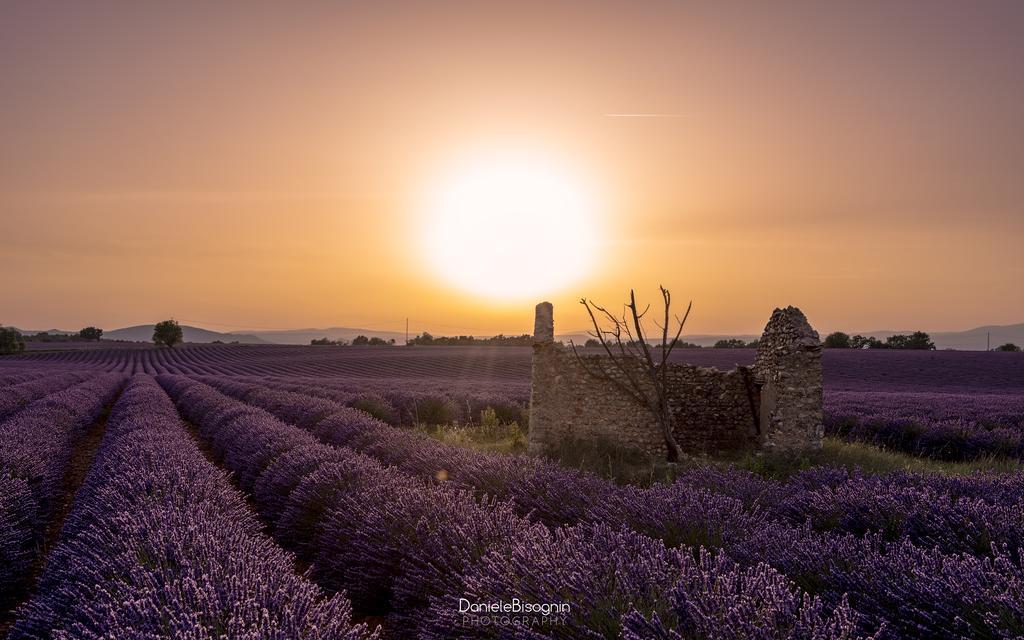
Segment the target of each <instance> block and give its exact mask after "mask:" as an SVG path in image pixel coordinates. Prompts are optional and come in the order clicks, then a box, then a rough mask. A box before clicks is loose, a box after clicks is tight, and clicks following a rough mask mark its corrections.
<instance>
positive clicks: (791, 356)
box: [529, 302, 823, 460]
mask: <svg viewBox="0 0 1024 640" xmlns="http://www.w3.org/2000/svg"><path fill="white" fill-rule="evenodd" d="M533 335H534V347H533V373H532V384H531V388H530V429H529V451H530V453H531V454H541V455H543V454H545V453H548V452H549V451H551V450H554V449H556V448H557V447H559V446H562V445H564V444H566V443H571V442H574V441H587V440H594V439H597V438H603V439H605V440H606V441H609V442H610V443H612V444H613V445H620V446H622V447H626V448H632V449H639V450H641V451H643V452H645V453H647V454H649V455H650V456H652V457H653V458H654V459H656V460H664V459H666V457H667V455H668V446H667V444H666V442H665V438H664V436H663V435H662V433H661V429H660V428H659V427H658V422H657V419H656V417H655V416H654V414H653V413H651V412H650V410H649V409H648V408H647V407H646V406H644V405H641V404H639V403H638V401H637V400H635V399H634V398H632V397H630V396H629V395H627V394H626V393H624V392H623V391H622V390H621V389H619V388H618V387H617V386H616V385H615V384H614V383H613V382H611V381H610V380H606V379H603V378H601V377H597V376H594V375H593V374H592V373H591V372H592V371H601V372H602V373H603V374H606V375H610V376H621V375H622V374H621V373H620V372H619V371H618V369H616V368H615V367H614V365H613V364H612V363H611V362H610V360H609V356H607V355H589V354H586V355H585V354H584V353H583V352H582V351H581V352H580V356H579V357H581V358H583V359H584V360H585V361H586V366H584V365H583V364H582V363H581V362H580V361H579V358H578V357H577V355H576V353H574V352H573V350H572V349H571V348H569V347H566V346H564V345H562V344H559V343H557V342H555V328H554V320H553V308H552V306H551V303H549V302H542V303H540V304H538V305H537V311H536V320H535V324H534V332H533ZM635 363H636V366H637V368H638V371H639V370H640V367H641V362H640V360H639V359H638V358H637V359H635ZM667 366H668V367H669V370H668V376H667V377H668V385H667V386H668V393H669V405H670V407H671V408H672V411H673V414H674V419H675V429H674V435H675V439H676V442H678V443H679V446H680V448H681V449H682V450H683V452H684V453H685V454H687V455H691V456H727V455H729V454H735V453H736V452H741V451H779V452H785V453H790V454H799V453H801V452H805V451H808V450H813V449H819V448H820V447H821V437H822V431H823V427H822V369H821V342H820V340H819V338H818V333H817V332H816V331H815V330H814V329H812V328H811V325H810V324H809V323H808V322H807V318H806V317H805V316H804V314H803V313H802V312H801V311H800V310H799V309H797V308H796V307H786V308H785V309H776V310H775V311H774V312H773V313H772V317H771V319H770V320H769V321H768V324H767V326H765V329H764V333H763V334H762V335H761V339H760V341H759V343H758V347H757V357H756V359H755V361H754V364H753V366H749V367H747V366H737V367H736V368H734V369H732V370H730V371H721V370H719V369H714V368H709V367H699V366H695V365H690V364H684V363H669V364H668V365H667Z"/></svg>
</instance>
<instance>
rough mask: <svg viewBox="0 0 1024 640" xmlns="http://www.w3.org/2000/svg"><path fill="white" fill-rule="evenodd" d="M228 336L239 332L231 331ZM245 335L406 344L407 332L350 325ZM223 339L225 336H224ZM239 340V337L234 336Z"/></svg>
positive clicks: (283, 339)
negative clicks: (367, 339)
mask: <svg viewBox="0 0 1024 640" xmlns="http://www.w3.org/2000/svg"><path fill="white" fill-rule="evenodd" d="M225 335H228V336H236V335H239V334H234V333H229V334H225ZM245 335H248V336H249V337H254V338H257V339H258V340H261V341H264V342H272V343H274V344H309V341H310V340H315V339H317V338H330V339H331V340H345V341H346V342H352V338H355V337H356V336H366V337H367V338H383V339H385V340H391V339H394V341H395V342H396V343H398V344H405V333H404V332H398V331H373V330H371V329H352V328H349V327H329V328H327V329H288V330H285V331H247V332H245ZM222 339H223V338H222ZM232 339H235V340H237V339H238V338H232Z"/></svg>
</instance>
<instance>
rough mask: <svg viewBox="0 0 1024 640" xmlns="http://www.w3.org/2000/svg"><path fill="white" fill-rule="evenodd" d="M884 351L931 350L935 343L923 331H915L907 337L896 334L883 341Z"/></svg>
mask: <svg viewBox="0 0 1024 640" xmlns="http://www.w3.org/2000/svg"><path fill="white" fill-rule="evenodd" d="M885 348H886V349H919V350H933V349H935V343H934V342H932V339H931V337H930V336H929V335H928V334H927V333H925V332H924V331H915V332H914V333H912V334H910V335H909V336H908V335H905V334H896V335H894V336H889V337H888V338H886V339H885Z"/></svg>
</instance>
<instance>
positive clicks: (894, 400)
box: [825, 391, 1024, 461]
mask: <svg viewBox="0 0 1024 640" xmlns="http://www.w3.org/2000/svg"><path fill="white" fill-rule="evenodd" d="M825 430H826V433H827V434H829V435H832V436H836V437H840V438H844V439H846V440H852V441H859V442H868V443H871V444H874V445H878V446H882V447H886V448H889V449H894V450H896V451H903V452H906V453H910V454H913V455H918V456H924V457H928V458H935V459H938V460H951V461H959V460H973V459H976V458H982V457H1008V458H1017V459H1024V393H1021V394H1019V395H1012V394H996V393H973V394H953V393H892V392H879V391H875V392H864V391H835V392H829V393H827V394H825Z"/></svg>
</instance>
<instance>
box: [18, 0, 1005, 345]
mask: <svg viewBox="0 0 1024 640" xmlns="http://www.w3.org/2000/svg"><path fill="white" fill-rule="evenodd" d="M86 4H88V5H89V6H88V7H86V6H85V5H86ZM188 4H189V3H184V5H182V4H174V5H171V4H168V5H167V6H165V7H164V8H163V9H160V10H157V9H152V8H148V9H143V8H142V7H137V6H133V5H132V3H64V4H61V3H47V2H12V3H5V4H4V7H3V9H0V12H2V19H0V87H2V95H3V99H2V100H0V149H2V153H0V215H2V222H3V232H2V233H0V287H2V288H3V290H4V291H6V292H7V294H6V295H5V296H4V300H5V302H4V304H3V305H2V307H0V323H3V324H12V325H17V326H20V327H24V328H38V329H42V328H52V327H59V328H66V329H75V328H78V327H80V326H83V325H85V324H96V325H99V326H102V327H106V328H116V327H119V326H125V325H130V324H140V323H144V322H152V321H155V320H159V319H161V318H164V317H168V316H172V315H173V316H174V317H177V318H179V319H181V320H182V321H184V322H187V323H189V324H197V325H200V326H207V327H209V328H212V329H221V330H227V329H245V328H290V327H310V326H320V327H324V326H360V327H367V328H376V329H392V330H397V329H400V328H403V327H404V318H405V317H406V316H409V317H411V318H412V329H413V330H414V331H420V330H423V329H427V330H430V331H432V332H434V333H467V332H472V333H478V334H484V333H495V332H498V331H504V332H506V333H509V332H524V331H528V330H529V329H530V327H531V322H532V305H533V303H534V302H535V301H536V300H533V299H529V300H506V301H503V302H501V303H496V302H495V301H494V300H482V299H479V298H477V297H474V296H473V295H470V294H466V293H463V292H460V291H458V290H456V289H454V288H453V287H451V286H450V285H449V284H448V283H446V282H444V281H442V280H439V279H438V277H437V276H436V275H435V273H434V272H433V271H432V270H431V269H430V268H429V266H428V265H425V264H424V259H423V248H422V246H421V245H422V242H423V239H422V235H421V234H420V233H418V230H419V227H418V221H417V219H416V215H417V211H419V210H420V209H421V208H422V207H421V204H422V203H420V202H418V198H419V197H420V194H422V192H423V191H424V189H425V188H429V186H430V181H431V180H432V179H433V176H435V175H437V173H438V171H439V170H440V169H439V168H440V167H442V166H444V165H445V164H446V163H448V162H449V161H450V160H451V159H452V158H453V157H458V156H459V155H460V154H463V153H465V152H467V151H472V150H484V151H486V150H488V149H500V148H504V147H508V146H517V147H527V148H530V149H536V150H540V151H541V152H543V153H548V154H550V155H551V156H553V157H557V158H560V159H562V160H563V161H564V162H565V163H567V164H569V165H571V166H572V167H573V168H574V170H575V171H576V172H578V173H579V174H581V175H584V176H586V178H587V182H588V183H589V184H591V185H593V187H592V191H593V193H592V194H590V195H591V196H592V197H594V198H595V199H597V200H599V202H600V206H601V208H602V209H603V210H604V211H605V212H606V213H607V219H606V220H605V221H604V224H603V238H602V240H601V242H600V247H599V249H600V259H599V262H600V268H598V269H595V270H594V271H593V272H592V273H590V274H589V275H588V276H587V277H585V278H583V279H581V280H579V281H577V282H575V283H574V284H572V285H570V286H568V287H566V288H563V289H561V290H558V291H550V292H548V294H547V295H545V296H544V297H546V298H548V299H550V300H552V301H553V302H554V303H555V305H556V321H557V322H558V324H559V330H574V329H579V328H582V327H583V326H584V321H583V316H582V315H581V313H580V312H579V311H578V310H577V307H578V305H576V304H575V301H576V300H577V299H578V298H579V297H580V296H581V295H587V296H591V297H594V298H597V299H598V300H600V301H604V302H608V303H617V302H619V301H621V300H623V299H624V294H625V293H626V291H627V290H628V288H629V287H630V286H635V287H637V288H638V289H640V290H641V292H642V293H643V294H645V295H647V296H652V297H653V296H654V295H656V293H657V285H658V284H659V283H662V284H665V285H666V286H668V287H670V288H671V289H672V290H673V292H674V293H675V294H676V297H677V299H682V298H693V299H694V301H695V310H694V314H693V316H692V317H691V325H690V327H691V330H692V331H694V332H702V333H713V332H714V333H725V332H754V331H756V330H759V329H760V327H762V326H763V324H764V322H765V321H766V320H767V318H768V315H769V313H770V311H771V309H772V308H773V307H775V306H780V305H786V304H795V305H798V306H800V307H801V308H803V309H804V311H805V312H806V313H807V314H808V317H809V318H810V319H811V322H812V323H813V324H814V325H815V326H817V327H818V328H819V329H823V330H831V329H836V328H845V329H849V330H871V329H887V328H889V329H913V328H924V329H930V330H942V329H961V328H968V327H971V326H976V325H981V324H988V323H993V324H1009V323H1015V322H1024V293H1022V287H1021V278H1022V275H1024V251H1021V240H1022V238H1024V210H1022V209H1024V179H1022V167H1024V124H1022V121H1021V118H1020V114H1021V113H1024V65H1021V64H1020V60H1022V59H1024V5H1021V4H1020V3H1014V2H980V3H961V2H927V3H921V4H920V5H915V3H910V2H899V3H891V4H890V3H817V2H786V3H780V4H776V3H752V4H749V5H743V4H740V3H707V4H708V7H706V8H702V9H698V8H693V7H687V6H684V5H683V3H642V4H641V3H612V2H580V3H557V4H553V3H549V2H543V3H541V2H538V3H528V2H523V3H505V4H496V3H415V4H414V3H387V2H381V3H372V4H370V3H367V4H365V5H360V7H359V8H356V7H354V6H350V5H346V6H345V7H342V6H340V5H341V4H342V3H330V4H332V5H335V6H333V7H332V6H327V5H325V6H324V7H320V6H318V5H316V4H314V3H304V4H305V7H304V8H301V9H296V8H294V7H287V8H285V7H284V6H283V5H282V6H279V7H277V8H274V7H273V6H272V4H273V3H265V4H264V3H245V4H244V5H243V4H241V3H239V4H233V5H232V4H231V3H223V4H222V5H221V6H219V7H217V8H209V7H207V8H199V5H198V4H197V5H196V6H195V7H191V8H185V5H188ZM712 5H717V8H712ZM769 5H770V6H771V7H773V8H772V9H771V10H770V11H769V10H768V9H767V8H768V7H769ZM867 5H870V6H867ZM611 113H657V114H668V115H669V116H671V117H649V118H617V117H608V116H607V115H606V114H611ZM509 224H515V221H510V222H509ZM494 241H495V242H500V241H501V239H500V238H496V239H495V240H494ZM531 258H532V257H531V255H530V247H529V246H524V247H523V259H524V260H528V259H531Z"/></svg>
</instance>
